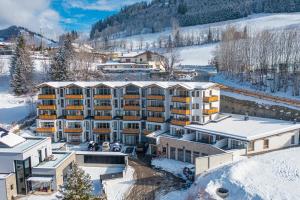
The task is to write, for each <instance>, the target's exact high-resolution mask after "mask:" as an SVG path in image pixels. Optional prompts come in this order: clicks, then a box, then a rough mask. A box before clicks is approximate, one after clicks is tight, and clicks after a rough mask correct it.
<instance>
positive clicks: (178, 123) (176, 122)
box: [171, 119, 191, 126]
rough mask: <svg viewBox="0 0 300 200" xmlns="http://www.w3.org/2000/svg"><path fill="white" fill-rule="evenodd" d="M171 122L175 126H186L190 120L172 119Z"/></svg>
mask: <svg viewBox="0 0 300 200" xmlns="http://www.w3.org/2000/svg"><path fill="white" fill-rule="evenodd" d="M171 124H172V125H176V126H186V125H189V124H191V122H190V121H188V120H178V119H172V121H171Z"/></svg>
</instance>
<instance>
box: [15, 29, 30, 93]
mask: <svg viewBox="0 0 300 200" xmlns="http://www.w3.org/2000/svg"><path fill="white" fill-rule="evenodd" d="M10 77H11V81H10V85H11V87H12V89H13V92H14V93H15V94H16V95H22V94H26V93H28V92H30V91H31V89H32V86H33V63H32V61H31V58H30V53H29V50H28V49H27V48H26V42H25V39H24V37H23V36H22V35H21V36H19V37H18V40H17V47H16V50H15V54H14V55H13V57H12V59H11V65H10Z"/></svg>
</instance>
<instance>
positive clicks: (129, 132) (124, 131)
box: [123, 128, 140, 134]
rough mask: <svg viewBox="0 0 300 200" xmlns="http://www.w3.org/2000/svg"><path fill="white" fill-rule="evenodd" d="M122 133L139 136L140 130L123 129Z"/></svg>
mask: <svg viewBox="0 0 300 200" xmlns="http://www.w3.org/2000/svg"><path fill="white" fill-rule="evenodd" d="M123 133H124V134H139V133H140V129H135V128H123Z"/></svg>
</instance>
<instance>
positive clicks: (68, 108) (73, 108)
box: [66, 105, 84, 110]
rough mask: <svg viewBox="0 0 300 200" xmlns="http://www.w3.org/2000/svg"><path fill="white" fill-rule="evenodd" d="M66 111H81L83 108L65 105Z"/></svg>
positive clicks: (81, 106)
mask: <svg viewBox="0 0 300 200" xmlns="http://www.w3.org/2000/svg"><path fill="white" fill-rule="evenodd" d="M66 109H67V110H83V109H84V106H83V105H76V106H75V105H67V106H66Z"/></svg>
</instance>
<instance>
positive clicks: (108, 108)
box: [94, 106, 112, 110]
mask: <svg viewBox="0 0 300 200" xmlns="http://www.w3.org/2000/svg"><path fill="white" fill-rule="evenodd" d="M94 109H95V110H112V106H94Z"/></svg>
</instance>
